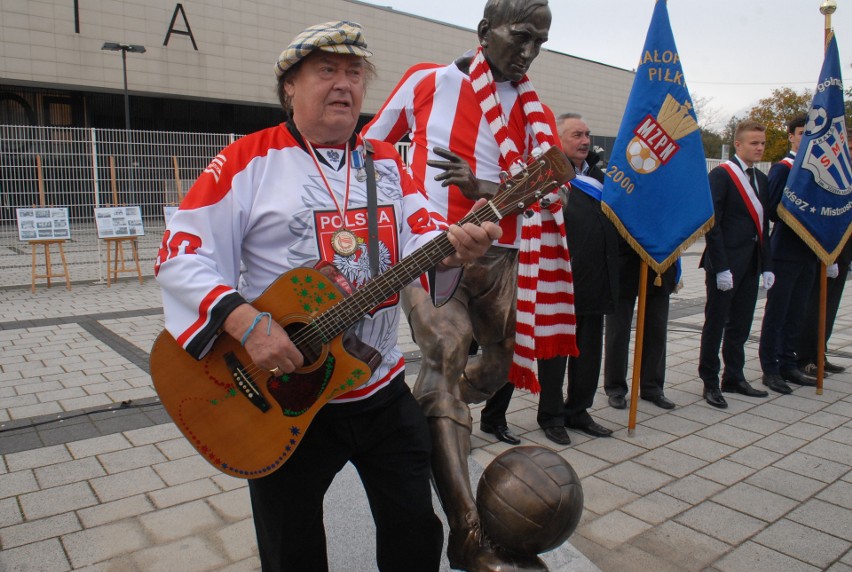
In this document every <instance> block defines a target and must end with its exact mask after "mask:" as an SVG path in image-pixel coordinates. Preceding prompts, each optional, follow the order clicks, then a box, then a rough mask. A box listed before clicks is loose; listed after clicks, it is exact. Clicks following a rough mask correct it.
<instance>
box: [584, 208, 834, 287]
mask: <svg viewBox="0 0 852 572" xmlns="http://www.w3.org/2000/svg"><path fill="white" fill-rule="evenodd" d="M601 210H603V212H604V214H605V215H606V216H607V218H608V219H609V220H610V221H611V222H612V224H613V225H615V228H616V230H618V234H620V235H621V237H622V238H623V239H624V240H625V241H627V244H629V245H630V247H631V248H632V249H633V250H635V251H636V254H638V255H639V257H640V258H641V259H642V260H644V261H645V263H646V264H647V265H648V268H650V269H651V270H654V271H655V272H656V273H657V278H656V279H654V286H662V281H661V280H660V277H659V275H660V274H662V273H663V272H665V271H666V270H668V268H669V266H671V265H672V264H674V263H675V261H677V259H678V257H679V256H680V255H681V254H682V253H683V252H684V251H686V250H687V249H688V248H689V247H690V246H692V245H693V243H694V242H695V241H696V240H698V239H699V238H701V237H702V236H704V235H705V234H707V231H708V230H710V229H711V228H712V227H713V224H715V221H716V217H715V215H711V216H710V218H709V219H707V222H705V223H704V224H702V225H701V226H700V227H698V229H697V230H696V231H695V232H694V233H692V236H690V237H689V238H687V239H686V240H684V241H683V242H682V243H681V245H680V246H678V247H677V249H675V251H674V252H672V253H671V255H669V257H668V258H666V259H665V260H663V261H662V262H661V263H659V264H658V263H657V261H656V260H654V259H653V258H652V257H651V255H650V254H648V253H647V252H645V249H644V248H642V246H640V244H639V243H638V242H637V241H636V239H634V238H633V237H632V236H630V233H629V232H627V228H625V226H624V224H622V222H621V220H620V219H619V218H618V215H616V214H615V211H613V210H612V209H611V208H610V206H609V205H608V204H606V203H601ZM838 254H839V249H838Z"/></svg>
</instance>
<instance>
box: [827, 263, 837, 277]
mask: <svg viewBox="0 0 852 572" xmlns="http://www.w3.org/2000/svg"><path fill="white" fill-rule="evenodd" d="M825 275H826V276H828V277H829V278H837V277H838V276H840V269H839V268H838V267H837V263H834V264H832V265H831V266H826V267H825Z"/></svg>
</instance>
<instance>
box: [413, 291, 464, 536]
mask: <svg viewBox="0 0 852 572" xmlns="http://www.w3.org/2000/svg"><path fill="white" fill-rule="evenodd" d="M403 308H404V310H405V312H406V314H407V316H408V322H409V324H410V325H411V329H412V332H413V334H414V340H415V342H416V343H417V345H418V346H419V348H420V352H421V355H422V358H421V363H420V373H419V374H418V375H417V381H416V382H415V384H414V390H413V393H414V397H415V398H417V401H418V402H419V403H420V405H421V406H422V407H423V410H424V413H425V414H426V418H427V420H428V422H429V429H430V431H431V433H432V473H433V477H434V479H435V486H436V488H437V491H438V495H439V497H440V498H441V503H442V504H443V505H444V512H445V513H446V514H447V520H448V522H449V525H450V528H451V529H454V528H458V527H459V526H462V524H463V522H464V515H465V514H466V513H467V512H469V511H470V510H475V506H474V499H473V493H472V492H471V488H470V479H469V477H468V469H467V458H468V455H469V454H470V432H471V423H470V409H469V408H468V406H467V404H465V403H464V402H463V401H462V400H460V399H459V387H458V383H456V381H457V380H458V378H459V377H460V376H461V373H462V371H463V369H464V365H465V362H466V361H467V353H468V348H469V347H470V341H471V339H472V333H471V330H470V321H469V319H468V316H467V309H466V308H465V306H464V305H463V304H462V303H461V302H460V301H459V300H458V299H455V298H454V299H452V300H450V301H448V302H447V303H446V304H445V305H443V306H441V307H440V308H436V307H435V306H434V305H433V304H432V300H431V299H430V298H429V295H428V294H427V293H426V291H425V290H423V289H422V288H421V287H420V286H418V285H411V286H408V287H407V288H406V289H405V290H404V291H403ZM449 380H452V381H449Z"/></svg>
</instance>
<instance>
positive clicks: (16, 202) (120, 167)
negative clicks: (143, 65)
mask: <svg viewBox="0 0 852 572" xmlns="http://www.w3.org/2000/svg"><path fill="white" fill-rule="evenodd" d="M238 137H240V135H236V134H221V133H220V134H209V133H183V132H163V131H132V130H131V131H126V130H120V129H85V128H72V127H30V126H19V125H0V288H3V287H9V286H23V285H29V284H30V283H31V281H32V274H33V266H32V250H33V249H32V247H31V245H30V244H29V243H28V242H27V241H23V240H20V239H19V235H18V226H17V217H16V209H18V208H32V207H38V206H42V205H44V206H51V207H66V208H68V213H69V223H70V226H71V237H70V239H69V240H68V241H66V242H65V243H64V250H65V255H66V259H67V263H68V273H69V276H70V279H71V280H72V281H75V282H85V281H102V282H106V276H107V268H106V263H107V252H106V245H105V243H104V241H103V240H101V239H99V238H98V233H97V227H96V224H95V210H94V209H95V208H97V207H104V206H138V207H140V210H141V213H142V219H143V224H144V235H143V236H140V237H139V238H138V245H139V259H140V262H141V268H142V273H143V275H151V274H153V265H154V259H155V257H156V253H157V249H158V248H159V244H160V238H161V236H162V233H163V230H164V227H165V218H164V212H163V211H164V209H163V207H164V206H167V205H176V204H177V203H178V202H179V200H180V198H181V197H182V196H183V194H184V193H185V192H186V191H187V190H188V189H189V187H190V185H191V184H192V183H193V182H194V181H195V179H196V177H198V175H199V174H200V173H201V172H202V171H203V170H204V168H205V167H206V166H207V165H208V163H209V162H210V159H212V158H213V157H215V156H216V154H217V153H218V152H219V151H220V150H221V149H222V148H223V147H225V146H226V145H228V144H230V143H232V142H233V141H234V140H236V139H237V138H238ZM397 147H398V149H399V151H400V154H401V155H402V157H403V159H405V158H407V155H408V153H407V151H408V146H407V144H400V145H398V146H397ZM719 162H720V161H718V160H713V159H708V160H707V169H708V171H709V170H710V169H711V168H712V167H714V166H716V165H717V164H718V163H719ZM758 167H759V168H761V169H762V170H767V169H768V167H769V164H768V163H766V164H760V165H758ZM128 254H129V252H127V251H125V255H128ZM58 262H59V257H58V255H57V253H56V252H54V253H53V255H52V258H51V263H52V264H51V266H52V267H53V268H54V269H56V268H58V266H57V263H58ZM45 265H46V261H45V258H44V254H43V249H42V248H39V249H38V257H37V270H36V273H37V274H44V273H45V270H46V268H45ZM134 271H135V266H134ZM37 282H38V284H42V283H44V279H39V280H38V281H37Z"/></svg>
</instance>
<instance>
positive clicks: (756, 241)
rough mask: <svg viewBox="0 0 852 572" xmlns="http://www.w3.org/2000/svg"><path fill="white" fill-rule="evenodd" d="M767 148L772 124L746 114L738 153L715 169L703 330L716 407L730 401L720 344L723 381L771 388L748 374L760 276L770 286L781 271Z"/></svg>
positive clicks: (705, 374)
mask: <svg viewBox="0 0 852 572" xmlns="http://www.w3.org/2000/svg"><path fill="white" fill-rule="evenodd" d="M765 148H766V127H764V126H763V125H761V124H760V123H757V122H756V121H752V120H746V121H742V122H740V123H739V124H738V125H737V128H736V132H735V135H734V149H735V151H736V154H735V156H734V158H733V159H731V160H730V161H726V162H725V163H723V164H721V165H719V166H718V167H716V168H715V169H713V170H712V171H710V174H709V178H710V191H711V193H712V195H713V208H714V210H715V224H714V225H713V228H711V229H710V231H709V232H708V233H707V235H706V237H705V240H706V248H705V249H704V254H702V255H701V262H700V263H699V266H700V267H702V268H704V270H705V271H706V278H705V284H706V287H707V303H706V305H705V306H704V327H703V328H702V330H701V353H700V356H699V361H698V375H699V376H700V377H701V380H702V381H703V382H704V398H705V399H706V400H707V403H709V404H710V405H712V406H713V407H719V408H726V407H727V406H728V402H727V401H725V398H724V396H723V395H722V392H721V390H720V389H721V388H720V384H719V370H720V361H719V347H720V346H721V345H722V340H723V338H724V346H723V347H722V358H723V359H724V361H725V371H724V373H723V374H722V383H721V386H722V387H723V388H725V389H726V390H730V391H736V392H738V393H743V394H745V395H750V396H754V397H766V396H767V395H768V394H767V393H766V392H765V391H759V390H756V389H754V388H753V387H751V385H749V383H748V382H747V381H746V379H745V375H744V374H743V367H744V365H745V342H746V340H747V339H748V335H749V332H750V331H751V322H752V319H753V318H754V306H755V303H756V302H757V289H758V283H759V276H760V274H761V271H763V284H764V287H765V288H767V289H769V288H771V287H772V283H773V282H774V280H775V276H774V275H773V274H772V272H771V271H770V270H769V258H768V256H767V254H768V250H767V245H768V240H767V239H768V236H767V235H768V234H769V220H768V218H767V217H766V216H764V212H763V210H764V203H763V201H762V200H761V198H760V195H761V193H765V191H766V188H767V186H768V185H769V181H768V179H767V177H766V175H764V174H763V173H761V172H760V171H758V170H757V169H755V168H754V164H755V163H757V162H758V161H760V159H761V158H762V157H763V151H764V149H765Z"/></svg>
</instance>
